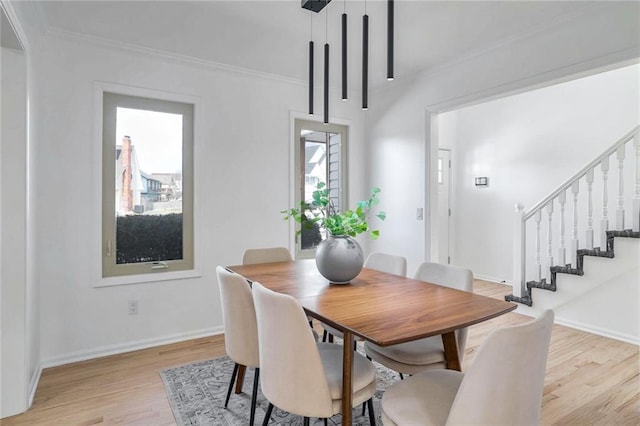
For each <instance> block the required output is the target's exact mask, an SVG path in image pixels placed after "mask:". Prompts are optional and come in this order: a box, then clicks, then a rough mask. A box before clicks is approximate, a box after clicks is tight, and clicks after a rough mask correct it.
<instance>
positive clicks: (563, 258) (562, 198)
mask: <svg viewBox="0 0 640 426" xmlns="http://www.w3.org/2000/svg"><path fill="white" fill-rule="evenodd" d="M558 202H559V203H560V248H559V249H558V265H560V266H565V265H566V264H567V248H566V247H565V236H564V232H565V231H564V205H565V203H566V202H567V191H566V190H562V191H560V194H558Z"/></svg>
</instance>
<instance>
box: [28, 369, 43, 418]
mask: <svg viewBox="0 0 640 426" xmlns="http://www.w3.org/2000/svg"><path fill="white" fill-rule="evenodd" d="M40 376H42V364H40V363H38V365H37V366H36V371H34V372H33V376H31V380H29V399H28V400H27V410H28V409H29V408H30V407H31V405H33V399H34V398H35V396H36V389H38V383H40Z"/></svg>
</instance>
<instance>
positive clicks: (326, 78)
mask: <svg viewBox="0 0 640 426" xmlns="http://www.w3.org/2000/svg"><path fill="white" fill-rule="evenodd" d="M324 123H325V124H329V43H325V44H324Z"/></svg>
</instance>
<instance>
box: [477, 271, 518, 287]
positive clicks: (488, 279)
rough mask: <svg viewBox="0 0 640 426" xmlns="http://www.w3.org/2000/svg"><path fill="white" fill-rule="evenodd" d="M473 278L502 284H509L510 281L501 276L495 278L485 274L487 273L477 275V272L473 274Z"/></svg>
mask: <svg viewBox="0 0 640 426" xmlns="http://www.w3.org/2000/svg"><path fill="white" fill-rule="evenodd" d="M473 278H475V279H477V280H482V281H489V282H492V283H496V284H503V285H508V286H511V281H508V280H503V279H502V278H495V277H490V276H487V275H478V274H473Z"/></svg>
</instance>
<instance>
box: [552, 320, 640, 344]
mask: <svg viewBox="0 0 640 426" xmlns="http://www.w3.org/2000/svg"><path fill="white" fill-rule="evenodd" d="M555 322H556V324H560V325H564V326H566V327H570V328H575V329H577V330H582V331H586V332H587V333H591V334H597V335H598V336H602V337H608V338H610V339H614V340H620V341H622V342H626V343H631V344H632V345H636V346H638V345H640V339H639V338H638V336H632V335H629V334H623V333H618V332H616V331H613V330H609V329H606V328H600V327H595V326H593V325H590V324H584V323H581V322H578V321H572V320H568V319H566V318H562V317H556V320H555Z"/></svg>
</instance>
